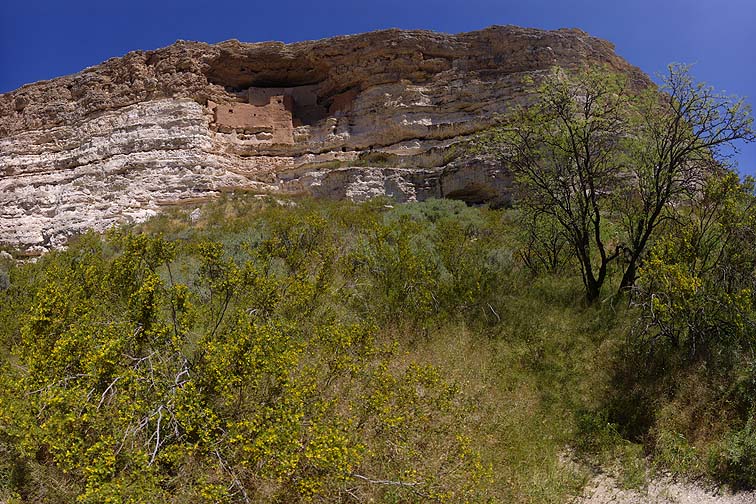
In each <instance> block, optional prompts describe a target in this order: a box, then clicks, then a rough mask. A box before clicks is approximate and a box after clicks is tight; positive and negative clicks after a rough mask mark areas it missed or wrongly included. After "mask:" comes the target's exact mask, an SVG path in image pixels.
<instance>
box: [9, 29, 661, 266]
mask: <svg viewBox="0 0 756 504" xmlns="http://www.w3.org/2000/svg"><path fill="white" fill-rule="evenodd" d="M587 64H603V65H607V66H609V67H611V68H613V69H614V70H617V71H619V72H623V73H626V74H628V75H629V76H630V78H631V79H633V80H634V81H636V82H638V83H640V84H646V83H647V82H648V79H647V77H646V76H645V75H644V74H643V73H642V72H640V70H638V69H637V68H635V67H632V66H630V65H629V64H628V63H627V62H625V61H624V60H623V59H621V58H620V57H618V56H617V55H616V54H615V53H614V48H613V46H612V45H611V44H610V43H608V42H606V41H603V40H600V39H597V38H593V37H590V36H589V35H587V34H586V33H584V32H582V31H579V30H557V31H542V30H536V29H524V28H517V27H512V26H495V27H491V28H488V29H485V30H482V31H477V32H471V33H463V34H458V35H447V34H441V33H434V32H428V31H401V30H387V31H380V32H374V33H367V34H362V35H352V36H343V37H335V38H331V39H325V40H319V41H311V42H300V43H295V44H289V45H286V44H282V43H278V42H265V43H254V44H247V43H241V42H238V41H235V40H231V41H227V42H222V43H220V44H215V45H209V44H205V43H200V42H185V41H179V42H176V43H175V44H173V45H171V46H169V47H166V48H163V49H158V50H155V51H135V52H132V53H129V54H127V55H126V56H124V57H122V58H113V59H110V60H108V61H106V62H104V63H102V64H100V65H97V66H94V67H91V68H87V69H85V70H83V71H82V72H80V73H78V74H75V75H69V76H65V77H60V78H57V79H52V80H49V81H42V82H37V83H34V84H29V85H26V86H23V87H22V88H20V89H18V90H16V91H12V92H10V93H6V94H3V95H0V243H8V244H12V245H15V246H18V247H21V248H26V249H29V250H37V251H43V250H45V249H47V248H50V247H55V246H59V245H62V244H64V243H65V241H66V240H67V238H68V237H69V236H71V235H72V234H76V233H79V232H81V231H82V230H85V229H89V228H94V229H97V230H102V229H104V228H106V227H108V226H110V225H112V224H114V223H119V222H128V221H139V220H143V219H145V218H147V217H149V216H151V215H154V214H155V213H156V212H158V211H159V209H160V208H161V207H163V206H165V205H174V204H193V203H194V202H197V201H200V200H206V199H208V198H212V197H214V196H216V195H218V194H220V193H222V192H224V191H234V190H247V191H256V192H260V193H272V194H309V195H314V196H322V197H332V198H352V199H356V200H363V199H367V198H370V197H373V196H375V195H388V196H391V197H394V198H396V199H397V200H399V201H411V200H421V199H426V198H431V197H453V198H459V199H463V200H465V201H468V202H470V203H492V204H504V203H506V201H507V200H508V191H509V187H510V184H511V181H510V178H509V176H508V174H507V173H506V170H505V169H503V168H502V167H500V166H497V165H496V164H495V163H492V162H490V161H487V160H485V159H482V158H476V157H468V156H460V152H461V151H462V150H463V149H461V148H460V145H463V143H464V142H465V141H466V140H467V139H468V138H469V137H470V135H473V134H474V133H476V132H478V131H480V130H482V129H484V128H486V127H488V126H489V125H490V124H492V122H494V121H495V120H496V117H497V115H498V114H501V113H505V112H506V111H507V110H508V109H509V108H510V107H512V106H513V105H514V104H517V103H523V102H524V101H525V100H527V98H528V96H529V93H530V92H531V91H532V84H531V85H528V84H527V82H532V81H533V79H525V77H534V78H535V81H537V80H538V77H539V76H541V75H543V74H544V72H546V71H547V70H548V69H549V68H550V67H552V66H554V65H558V66H562V67H577V66H583V65H587Z"/></svg>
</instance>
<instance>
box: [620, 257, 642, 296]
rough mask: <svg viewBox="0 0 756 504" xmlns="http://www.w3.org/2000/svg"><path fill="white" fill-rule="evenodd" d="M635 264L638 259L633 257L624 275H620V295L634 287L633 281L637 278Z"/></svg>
mask: <svg viewBox="0 0 756 504" xmlns="http://www.w3.org/2000/svg"><path fill="white" fill-rule="evenodd" d="M637 262H638V259H637V258H635V257H633V258H632V259H630V264H628V265H627V269H626V270H625V274H624V275H622V281H621V282H620V286H619V292H620V293H622V292H625V291H628V290H630V288H631V287H632V286H633V285H635V279H636V278H637V276H638V269H637V266H636V264H637Z"/></svg>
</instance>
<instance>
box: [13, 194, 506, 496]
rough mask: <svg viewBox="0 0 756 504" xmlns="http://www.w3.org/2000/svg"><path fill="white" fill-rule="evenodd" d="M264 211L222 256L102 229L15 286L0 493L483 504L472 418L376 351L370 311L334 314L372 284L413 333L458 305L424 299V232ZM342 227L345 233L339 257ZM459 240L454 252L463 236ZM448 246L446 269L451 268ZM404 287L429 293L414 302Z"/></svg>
mask: <svg viewBox="0 0 756 504" xmlns="http://www.w3.org/2000/svg"><path fill="white" fill-rule="evenodd" d="M266 211H267V212H269V214H268V218H266V219H264V220H261V221H260V224H261V226H260V228H259V232H255V233H249V232H246V234H247V235H248V236H251V237H253V239H252V240H248V241H244V240H242V241H236V240H230V242H232V243H233V244H232V245H229V246H226V245H224V244H223V241H216V240H213V239H209V238H205V237H201V236H199V237H197V238H192V239H190V240H187V241H184V242H183V243H182V242H179V241H172V240H167V239H166V238H164V237H162V236H160V235H148V234H144V233H134V232H131V231H127V230H126V231H115V232H112V233H111V234H110V235H109V236H108V238H107V240H101V239H100V238H99V237H97V236H95V235H87V236H85V237H83V238H82V239H80V240H79V241H78V242H75V243H72V244H71V246H70V248H69V249H68V250H67V251H65V252H55V253H51V254H49V255H47V256H46V257H44V258H43V259H42V260H41V261H40V262H39V263H38V264H29V265H26V266H23V267H19V268H14V269H12V270H11V277H12V281H11V286H10V288H9V289H6V290H5V291H4V292H3V293H2V295H3V303H2V309H1V310H0V312H1V313H2V317H3V320H5V319H8V320H10V319H11V318H13V317H17V322H16V323H15V324H14V323H11V324H8V325H7V326H4V327H3V331H2V342H3V345H4V348H5V349H7V351H4V352H3V354H2V355H3V359H5V360H8V361H12V362H13V365H12V366H4V367H3V369H2V372H0V385H2V387H1V389H2V392H0V411H1V412H2V413H1V414H0V440H2V443H1V444H0V449H2V450H3V453H7V454H12V455H13V457H12V459H11V460H16V461H17V462H13V463H8V464H5V463H4V465H3V466H1V467H0V474H1V475H2V482H1V485H0V488H2V489H3V492H5V493H6V494H7V495H16V494H18V495H20V496H21V498H22V499H24V500H30V501H36V500H38V499H40V498H42V497H41V496H43V495H47V496H55V495H57V497H54V499H56V500H60V501H74V500H75V501H79V502H109V501H114V502H115V501H118V502H124V501H137V500H140V501H142V500H144V499H145V498H149V500H150V501H153V502H169V501H174V500H175V499H178V501H186V500H191V501H203V500H207V501H224V502H225V501H227V502H244V501H255V502H256V501H261V500H263V501H286V502H296V501H308V500H312V499H327V500H338V499H341V498H343V496H344V495H352V496H361V497H359V498H360V499H374V498H379V499H385V500H388V501H391V500H402V501H406V500H407V499H410V500H413V499H437V500H441V501H463V500H464V501H467V500H471V501H476V500H481V499H484V497H485V495H487V490H486V485H485V482H486V481H488V480H487V478H488V469H487V467H486V466H485V465H484V464H483V463H482V462H481V456H480V454H479V447H476V445H474V444H472V443H471V437H470V435H471V434H470V433H471V432H472V430H473V427H474V425H473V424H472V423H468V421H466V420H465V418H469V417H471V415H472V412H473V403H472V402H470V399H469V398H466V397H465V394H463V392H462V390H461V389H460V387H459V386H458V385H456V384H455V383H454V382H451V381H448V380H447V379H445V378H444V377H443V376H442V373H440V372H439V370H438V369H437V368H435V367H434V366H431V365H428V364H419V363H413V362H411V361H405V359H404V357H403V354H401V353H400V352H399V351H398V347H397V344H396V343H395V342H390V341H383V342H381V341H379V339H378V332H377V329H376V327H375V325H374V324H373V323H372V322H371V320H372V319H373V316H374V315H376V314H378V313H381V312H375V311H374V310H369V311H367V312H366V313H365V314H364V315H363V316H358V315H357V314H351V313H350V312H348V311H346V312H345V308H348V306H349V305H348V304H347V305H346V306H345V305H344V304H342V303H340V302H339V301H340V299H341V296H342V295H343V293H344V291H346V290H352V291H354V290H357V289H358V288H357V286H358V285H376V286H379V287H378V288H379V289H382V290H383V291H384V292H386V293H387V298H386V300H387V302H390V303H393V304H390V305H388V306H390V307H391V309H393V310H397V311H396V312H394V313H395V315H394V316H396V314H400V317H399V318H400V319H405V320H407V321H412V323H414V322H415V320H417V321H420V322H422V321H426V320H427V317H429V316H431V315H433V314H438V313H439V311H440V310H444V309H446V308H447V305H449V306H448V307H449V309H452V308H454V307H455V306H456V305H454V306H451V305H452V302H451V300H446V301H445V303H446V304H445V305H444V306H443V307H442V306H441V305H440V304H437V303H436V302H435V301H434V300H433V297H434V295H435V294H436V292H435V290H433V289H436V288H437V287H438V286H439V285H440V282H439V281H438V279H437V278H436V276H437V273H438V268H439V263H438V262H437V261H436V260H435V259H434V260H433V261H430V262H428V261H425V260H424V259H423V258H422V257H421V256H420V255H419V254H418V253H417V250H418V249H415V248H414V247H415V243H419V241H418V240H415V239H414V238H413V236H414V235H416V234H419V230H420V229H421V228H422V227H421V226H419V223H414V224H413V223H412V222H411V220H409V219H407V218H399V219H394V218H393V217H392V218H388V219H387V220H386V223H385V224H384V223H383V222H382V221H383V218H382V216H381V213H380V212H376V211H375V210H371V209H367V210H366V213H363V214H362V215H354V214H353V213H352V212H351V209H346V210H342V209H341V208H336V209H324V208H310V209H305V210H303V211H301V212H299V211H287V210H284V209H281V208H278V207H270V208H269V209H267V210H266ZM331 211H333V213H329V212H331ZM441 213H442V214H444V213H445V212H443V211H442V212H441ZM492 222H493V221H492ZM481 225H484V224H481ZM339 226H344V227H346V228H348V229H351V230H352V236H349V239H348V240H345V241H344V243H343V246H342V245H340V244H339V242H338V240H339V239H340V235H339V233H338V232H337V231H336V227H339ZM445 226H447V227H443V228H439V230H438V231H441V232H443V231H446V230H447V229H448V230H452V227H450V226H451V224H449V223H447V224H445ZM454 230H455V232H456V233H457V235H458V236H457V238H455V240H458V241H454V242H453V243H454V244H457V245H459V246H460V247H462V246H465V244H466V240H467V241H469V240H470V239H471V236H467V235H465V233H463V232H462V231H459V230H456V229H454ZM184 236H186V235H184ZM227 236H228V235H227ZM377 237H381V238H387V241H385V242H384V241H382V240H378V239H377ZM366 244H367V248H366ZM452 249H453V247H450V246H449V245H448V244H446V249H444V251H443V252H442V253H441V254H440V255H441V256H444V257H446V256H445V255H448V256H449V260H451V259H455V260H456V259H457V258H458V255H455V256H453V257H452V256H451V254H452V253H453V250H452ZM470 250H472V249H470ZM355 254H357V255H359V254H362V255H361V257H366V259H365V261H366V264H368V265H370V266H372V269H370V268H369V267H368V268H365V269H360V268H358V271H359V276H357V277H355V279H357V282H356V283H352V282H354V280H353V279H349V278H344V277H343V274H340V275H341V276H338V275H336V274H335V273H336V271H337V270H336V265H337V264H340V263H341V262H343V261H354V256H355ZM438 255H439V254H437V253H436V252H435V251H434V252H433V257H434V258H435V257H437V256H438ZM472 257H475V258H477V257H480V256H479V255H475V254H473V256H472ZM382 261H385V263H386V264H388V265H389V266H388V267H387V268H386V269H384V270H378V268H379V267H382ZM392 261H393V262H392ZM456 266H457V267H459V268H461V267H467V268H472V266H470V265H467V266H465V263H464V261H461V262H459V264H458V265H456ZM392 268H393V269H392ZM453 271H454V272H455V273H456V274H458V275H459V274H461V273H459V271H461V270H453ZM397 272H399V273H397ZM488 274H493V273H492V272H489V273H488ZM402 275H413V276H416V277H418V278H419V279H420V280H421V281H422V282H424V283H422V284H421V283H414V284H412V286H411V287H409V288H408V287H406V285H405V284H404V282H406V278H405V277H404V276H402ZM477 278H478V279H477V280H476V277H473V279H472V280H470V281H472V282H475V283H474V284H473V286H476V285H478V282H479V277H477ZM486 281H487V282H488V284H493V283H494V282H492V281H491V280H486ZM392 282H393V283H392ZM418 285H421V287H416V286H418ZM449 288H451V287H449ZM455 288H459V287H455ZM465 288H472V287H469V286H467V287H465ZM339 291H341V292H339ZM479 291H480V289H479V288H478V290H476V291H473V292H470V293H468V294H467V298H466V300H464V301H462V302H463V303H470V302H471V301H470V299H471V297H475V296H477V295H478V294H479ZM20 292H23V293H24V295H23V296H22V295H19V293H20ZM368 292H371V293H373V292H375V291H374V290H373V288H372V287H370V288H369V289H368ZM397 293H398V294H397ZM357 297H359V296H358V295H357V293H351V294H347V295H346V296H344V299H346V300H347V301H349V300H350V299H356V298H357ZM444 299H445V298H444ZM350 303H351V302H350ZM418 304H419V305H420V307H421V309H418V310H416V311H410V310H407V311H404V309H405V308H409V307H410V306H415V305H418ZM415 317H416V319H415ZM60 474H63V475H65V476H60Z"/></svg>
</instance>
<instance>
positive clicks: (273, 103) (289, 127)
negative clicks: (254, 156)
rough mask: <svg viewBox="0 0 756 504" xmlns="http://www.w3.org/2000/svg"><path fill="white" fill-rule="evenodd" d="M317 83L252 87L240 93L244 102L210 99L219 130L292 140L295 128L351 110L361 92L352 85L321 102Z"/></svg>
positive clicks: (268, 139)
mask: <svg viewBox="0 0 756 504" xmlns="http://www.w3.org/2000/svg"><path fill="white" fill-rule="evenodd" d="M317 87H318V86H317V85H309V86H297V87H286V88H284V87H250V88H247V89H246V90H243V91H241V92H239V93H237V95H238V96H240V98H241V99H244V100H245V101H244V102H229V103H215V102H212V101H208V103H207V106H208V107H209V108H210V110H212V111H213V117H214V122H215V125H216V127H217V128H218V130H219V131H221V132H224V133H227V132H230V131H243V132H245V133H251V134H256V135H257V136H258V138H259V139H260V140H262V141H266V142H271V143H274V144H293V143H294V128H296V127H298V126H303V125H311V124H315V123H316V122H318V121H320V120H321V119H324V118H326V117H329V116H339V115H342V114H344V113H346V112H348V111H349V110H350V109H351V107H352V102H353V101H354V99H355V98H356V96H357V94H358V92H357V91H356V90H354V89H350V90H348V91H346V92H343V93H341V94H338V95H336V96H334V97H332V98H331V99H329V100H328V101H327V102H326V103H327V105H328V106H327V107H326V105H324V104H321V103H319V99H318V95H317Z"/></svg>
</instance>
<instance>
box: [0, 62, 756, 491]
mask: <svg viewBox="0 0 756 504" xmlns="http://www.w3.org/2000/svg"><path fill="white" fill-rule="evenodd" d="M663 90H666V94H664V93H662V94H659V93H658V91H657V90H646V91H644V92H636V90H633V89H631V88H629V87H628V86H627V83H626V82H624V81H622V79H619V78H615V77H612V76H609V77H607V76H606V75H605V74H603V73H601V72H600V71H590V72H586V73H584V74H581V75H577V76H576V77H574V78H572V77H571V78H568V77H566V76H565V75H564V74H563V73H561V72H555V73H553V74H552V75H551V76H549V77H548V78H546V79H545V80H544V83H543V85H542V87H541V88H540V94H541V101H540V102H538V103H537V104H535V105H533V106H532V107H530V108H529V109H522V110H519V111H516V112H515V113H514V114H513V116H512V118H510V119H508V120H507V121H508V122H505V123H504V124H503V125H502V127H500V128H495V129H493V130H492V131H490V132H488V133H487V135H483V136H481V137H480V138H479V139H477V140H476V142H477V145H478V146H479V147H480V146H482V148H486V149H487V155H492V154H493V155H497V156H501V157H502V158H504V159H505V160H506V162H508V163H509V165H510V166H511V169H512V172H513V174H514V175H515V177H516V182H517V184H516V191H517V192H516V196H517V206H516V207H515V208H510V209H499V210H492V209H487V208H472V207H467V206H465V204H464V203H462V202H457V201H449V200H429V201H426V202H423V203H407V204H396V203H394V202H392V201H391V200H389V199H375V200H372V201H370V202H367V203H363V204H357V203H349V202H340V203H335V202H327V201H316V200H307V199H299V200H295V201H288V200H284V201H282V200H275V199H272V198H260V197H256V196H253V195H245V194H229V195H226V196H225V197H223V198H222V199H220V200H218V201H215V202H213V203H209V204H207V205H205V206H203V207H202V208H201V209H199V210H198V211H194V210H193V211H191V212H190V211H189V209H186V210H182V209H172V210H169V211H166V212H165V213H164V214H163V215H161V216H160V217H157V218H154V219H153V220H151V221H148V222H147V223H144V224H141V225H138V226H130V227H123V228H118V229H113V230H111V231H110V232H108V233H107V234H106V235H105V236H100V235H97V234H94V233H89V234H85V235H83V236H79V237H77V238H76V239H73V240H72V241H71V242H70V244H69V246H68V248H67V249H66V250H64V251H55V252H51V253H49V254H47V255H45V256H44V257H41V258H40V259H39V260H38V261H37V262H35V263H17V262H14V261H13V260H11V259H8V258H7V254H5V255H4V256H3V257H5V259H3V257H0V261H2V262H0V501H3V502H9V503H10V502H14V503H20V502H28V503H38V502H40V503H41V502H45V503H48V502H60V503H69V502H81V503H102V502H117V503H126V502H153V503H161V502H165V503H184V502H208V503H209V502H227V503H237V502H280V503H290V502H344V503H347V502H385V503H394V502H396V503H398V502H514V503H517V502H523V503H524V502H532V503H541V502H553V503H563V502H569V501H570V500H571V499H572V498H573V497H574V496H576V495H579V494H580V493H581V491H582V488H583V486H584V485H585V483H586V481H588V479H589V478H590V477H591V476H592V473H593V471H595V470H596V469H595V468H602V470H604V471H608V472H610V473H611V475H612V476H613V478H614V479H615V480H617V481H620V482H621V484H622V485H625V486H627V487H635V488H642V487H643V486H644V485H646V484H647V481H648V477H649V475H651V474H652V473H653V472H654V471H657V470H659V471H665V472H671V473H673V474H676V475H681V476H685V477H691V478H704V479H707V480H709V481H712V482H715V483H717V484H726V485H728V486H730V487H731V488H733V489H736V490H737V489H744V488H754V487H756V419H755V418H754V417H755V416H756V354H755V353H754V334H755V332H754V331H755V329H756V289H755V287H756V282H755V281H756V276H755V275H756V248H755V247H754V246H753V244H754V243H756V195H755V194H754V183H753V181H751V180H745V181H741V180H740V179H739V178H738V176H737V175H736V174H735V173H733V172H730V171H729V170H727V169H725V168H724V167H723V164H722V162H723V161H724V160H725V158H724V156H723V153H722V150H721V148H722V147H726V146H728V145H730V144H731V143H732V141H734V140H737V139H745V140H751V139H753V138H754V133H753V130H752V121H751V118H750V115H749V112H748V110H747V107H745V106H744V105H743V103H742V101H737V100H733V99H730V98H728V97H723V96H721V95H719V94H716V93H713V91H712V90H711V89H710V88H707V87H705V86H700V85H697V84H695V83H694V82H693V81H692V80H691V79H690V78H689V76H688V75H687V70H686V69H685V68H680V67H672V68H671V70H670V75H669V77H668V79H667V80H666V84H665V87H664V88H663Z"/></svg>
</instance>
